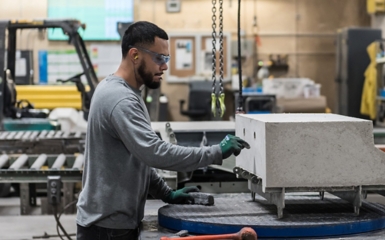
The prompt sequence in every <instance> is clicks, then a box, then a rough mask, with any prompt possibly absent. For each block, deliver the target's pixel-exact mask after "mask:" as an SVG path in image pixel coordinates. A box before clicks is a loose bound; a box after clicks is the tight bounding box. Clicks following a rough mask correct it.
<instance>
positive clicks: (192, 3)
mask: <svg viewBox="0 0 385 240" xmlns="http://www.w3.org/2000/svg"><path fill="white" fill-rule="evenodd" d="M237 2H238V1H235V0H224V4H223V7H224V30H225V31H228V32H231V33H232V36H233V39H236V29H237V28H236V27H237ZM0 3H1V5H2V6H6V7H1V8H0V16H1V18H2V19H36V18H45V17H46V16H47V0H0ZM181 3H182V7H181V12H180V13H171V14H168V13H166V10H165V6H166V0H135V9H136V11H135V18H136V19H137V20H148V21H152V22H154V23H156V24H157V25H159V26H160V27H162V28H164V29H165V30H166V31H169V32H171V31H172V32H178V31H184V32H186V31H207V32H211V14H212V10H211V8H212V2H211V1H209V0H181ZM241 3H242V8H241V14H242V15H241V16H242V17H241V29H242V32H243V36H244V37H245V38H248V39H253V34H254V33H256V32H258V34H259V36H260V39H261V45H260V46H258V48H257V49H258V50H257V51H258V59H267V58H268V55H269V54H288V55H289V64H290V68H289V73H288V74H287V76H288V77H308V78H311V79H313V80H315V81H316V82H318V83H321V84H322V91H321V92H322V94H323V95H325V96H326V97H327V99H328V106H329V107H331V108H332V110H333V108H334V105H335V92H334V88H335V84H334V78H335V45H334V34H335V32H336V30H337V29H338V28H342V27H347V26H370V17H369V15H368V14H366V1H365V0H242V1H241ZM197 13H199V14H197ZM254 15H256V16H257V23H258V28H254V27H253V17H254ZM20 35H21V36H22V37H23V38H19V40H18V47H19V48H20V49H26V48H33V49H34V51H35V52H36V54H35V62H37V51H38V50H39V49H57V48H71V46H68V45H67V44H66V43H62V42H49V41H47V39H46V38H44V39H42V37H44V35H42V36H40V37H39V36H38V33H37V31H30V30H25V31H24V32H22V33H21V34H20ZM87 44H89V43H87ZM110 44H117V42H112V43H110ZM37 71H38V69H37V66H36V67H35V73H36V74H35V76H36V77H35V78H36V79H35V81H38V79H37V76H38V72H37ZM243 73H244V74H246V75H249V76H252V75H253V73H254V69H253V61H251V58H250V59H247V60H246V62H245V63H244V70H243ZM227 87H228V86H227ZM162 92H163V93H165V94H166V95H167V96H168V98H169V102H170V104H169V109H170V115H171V118H172V119H171V120H187V118H185V117H183V116H181V115H180V114H179V99H185V98H186V96H187V93H188V88H187V85H186V84H183V83H167V82H166V81H165V82H164V83H162Z"/></svg>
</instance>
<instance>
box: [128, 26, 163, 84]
mask: <svg viewBox="0 0 385 240" xmlns="http://www.w3.org/2000/svg"><path fill="white" fill-rule="evenodd" d="M167 40H168V35H167V33H166V32H165V31H164V30H163V29H161V28H159V27H158V26H156V25H155V24H153V23H150V22H145V21H140V22H136V23H134V24H132V25H130V26H129V27H128V28H127V30H126V31H125V33H124V36H123V40H122V56H123V63H124V64H127V65H130V64H131V65H132V66H133V68H134V69H133V71H134V74H135V80H136V82H137V85H138V86H141V85H142V84H144V85H146V86H147V87H149V88H152V89H156V88H158V87H159V86H160V81H161V80H162V77H161V76H162V74H163V71H165V70H167V69H168V66H167V62H168V60H169V58H170V57H169V50H168V41H167Z"/></svg>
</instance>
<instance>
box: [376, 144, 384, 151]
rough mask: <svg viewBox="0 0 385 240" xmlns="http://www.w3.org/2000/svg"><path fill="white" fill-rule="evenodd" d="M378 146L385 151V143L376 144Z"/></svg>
mask: <svg viewBox="0 0 385 240" xmlns="http://www.w3.org/2000/svg"><path fill="white" fill-rule="evenodd" d="M375 146H376V148H378V149H380V150H381V151H383V152H385V144H376V145H375Z"/></svg>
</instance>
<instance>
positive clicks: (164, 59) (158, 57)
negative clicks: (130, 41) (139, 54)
mask: <svg viewBox="0 0 385 240" xmlns="http://www.w3.org/2000/svg"><path fill="white" fill-rule="evenodd" d="M129 47H131V48H137V49H140V50H142V51H144V52H146V53H148V54H150V55H151V58H152V60H153V61H154V62H155V63H156V64H158V65H163V64H166V63H168V61H170V56H166V55H163V54H160V53H156V52H153V51H150V50H148V49H146V48H142V47H138V46H129Z"/></svg>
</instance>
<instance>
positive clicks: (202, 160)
mask: <svg viewBox="0 0 385 240" xmlns="http://www.w3.org/2000/svg"><path fill="white" fill-rule="evenodd" d="M144 111H145V109H143V107H142V105H141V103H140V101H139V99H137V98H135V97H134V96H132V97H128V98H125V99H123V100H122V101H120V102H119V103H118V104H117V105H116V106H115V107H114V109H113V110H112V112H111V115H110V122H111V124H112V127H113V129H114V130H115V131H116V134H117V136H119V138H120V140H121V141H122V142H123V144H124V145H125V147H126V148H127V150H128V151H129V152H130V153H131V154H133V155H134V156H135V157H136V158H138V159H140V160H141V161H143V162H144V163H146V164H147V165H148V166H150V167H154V168H159V169H165V170H171V171H183V172H185V171H193V170H195V169H197V168H200V167H205V166H207V165H210V164H218V165H221V164H222V151H221V149H220V147H219V145H213V146H210V147H200V148H197V147H183V146H178V145H174V144H171V143H168V142H165V141H163V140H161V139H160V138H159V137H158V135H156V133H155V132H154V130H153V129H152V128H151V125H150V122H149V121H148V120H147V118H146V115H145V112H144Z"/></svg>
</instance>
